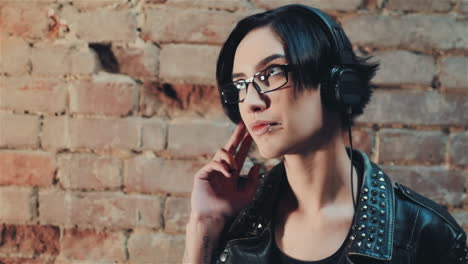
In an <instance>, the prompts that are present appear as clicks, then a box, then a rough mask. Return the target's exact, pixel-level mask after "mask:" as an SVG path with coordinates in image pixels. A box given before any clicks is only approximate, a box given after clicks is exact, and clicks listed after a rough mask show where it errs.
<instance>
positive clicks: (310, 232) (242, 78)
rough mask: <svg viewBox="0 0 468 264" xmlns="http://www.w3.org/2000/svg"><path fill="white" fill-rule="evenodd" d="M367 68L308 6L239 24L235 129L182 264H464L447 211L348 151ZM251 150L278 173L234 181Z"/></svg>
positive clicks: (226, 93)
mask: <svg viewBox="0 0 468 264" xmlns="http://www.w3.org/2000/svg"><path fill="white" fill-rule="evenodd" d="M366 61H367V60H366V59H363V58H359V57H357V56H356V55H355V54H354V53H353V51H352V49H351V44H350V43H349V40H348V39H347V37H346V36H345V34H344V33H343V32H342V31H341V29H340V28H339V26H338V25H337V24H336V23H335V22H334V21H333V20H332V19H331V18H330V17H328V16H326V14H324V13H322V12H320V11H319V10H317V9H312V8H310V7H307V6H302V5H288V6H284V7H280V8H277V9H275V10H271V11H267V12H264V13H260V14H256V15H253V16H250V17H247V18H245V19H243V20H242V21H240V22H239V23H238V24H237V26H236V27H235V28H234V30H233V32H232V33H231V34H230V36H229V38H228V40H227V41H226V43H225V44H224V46H223V48H222V50H221V53H220V56H219V59H218V65H217V80H218V86H219V89H220V93H221V99H222V103H223V107H224V110H225V112H226V114H227V115H228V116H229V118H230V119H231V120H232V121H233V122H235V123H237V124H238V125H237V128H236V130H235V131H234V134H233V135H232V137H231V138H230V140H229V141H228V142H227V143H226V145H225V146H224V148H222V149H220V150H219V151H218V152H217V153H216V154H215V155H214V157H213V160H212V161H211V162H210V163H208V164H206V165H205V166H204V167H203V168H201V169H200V170H199V171H198V172H197V173H196V175H195V180H194V186H193V191H192V197H191V216H190V220H189V222H188V224H187V235H186V248H185V255H184V263H315V264H318V263H320V264H322V263H323V264H324V263H425V264H427V263H440V264H442V263H444V264H449V263H460V264H461V263H464V264H466V234H465V232H464V231H463V229H462V228H461V227H460V226H459V225H458V224H457V223H456V222H455V220H454V219H453V218H452V217H451V216H450V214H449V213H448V212H447V211H446V210H444V209H443V208H442V207H440V206H439V205H437V204H436V203H434V202H433V201H431V200H429V199H428V198H426V197H424V196H421V195H420V194H418V193H416V192H414V191H412V190H410V189H409V188H407V187H405V186H403V185H401V184H399V183H395V186H392V183H391V181H390V179H389V177H388V176H387V175H386V174H385V173H384V172H383V171H382V170H381V169H380V168H379V167H378V166H377V165H376V164H374V163H373V162H372V161H370V159H369V157H368V156H367V155H366V154H365V153H364V152H361V151H359V150H353V149H352V148H346V147H345V144H344V142H343V138H342V134H343V131H344V130H345V129H346V128H347V129H348V130H349V133H350V127H351V126H352V125H353V120H354V119H355V117H356V116H358V115H359V114H361V113H362V112H363V109H364V107H365V105H366V104H367V103H368V101H369V99H370V96H371V92H372V90H371V86H370V85H369V81H370V79H371V78H372V77H373V76H374V74H375V71H376V70H377V65H376V64H369V63H367V62H366ZM350 137H351V135H350ZM252 141H255V143H256V145H257V147H258V150H259V152H260V154H261V155H262V156H263V157H264V158H266V159H270V158H276V157H281V158H282V162H280V163H279V164H278V165H276V166H275V167H274V168H273V169H271V170H270V171H269V172H268V173H266V174H260V173H259V167H258V166H254V167H252V169H251V170H250V172H249V173H248V176H247V177H239V171H240V169H241V168H242V164H243V162H244V160H245V158H246V155H247V152H248V149H249V147H250V145H251V143H252ZM351 146H352V145H351ZM238 148H239V150H237V149H238ZM351 161H352V162H351ZM350 168H351V169H350ZM350 175H351V176H350ZM356 183H357V184H356Z"/></svg>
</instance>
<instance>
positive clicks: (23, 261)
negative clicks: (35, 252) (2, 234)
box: [0, 257, 55, 264]
mask: <svg viewBox="0 0 468 264" xmlns="http://www.w3.org/2000/svg"><path fill="white" fill-rule="evenodd" d="M0 263H5V264H46V263H47V264H49V263H52V261H51V260H46V259H39V258H14V257H0ZM54 263H55V262H54Z"/></svg>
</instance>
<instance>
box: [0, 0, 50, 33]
mask: <svg viewBox="0 0 468 264" xmlns="http://www.w3.org/2000/svg"><path fill="white" fill-rule="evenodd" d="M0 17H1V19H0V28H1V29H2V31H4V32H6V33H10V34H13V35H15V36H20V37H23V38H34V39H38V38H45V37H46V35H47V32H48V27H49V17H48V6H47V5H43V4H38V3H31V2H18V1H11V2H7V3H3V4H2V5H1V6H0Z"/></svg>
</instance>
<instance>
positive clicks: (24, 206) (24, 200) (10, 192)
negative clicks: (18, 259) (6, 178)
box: [0, 169, 33, 252]
mask: <svg viewBox="0 0 468 264" xmlns="http://www.w3.org/2000/svg"><path fill="white" fill-rule="evenodd" d="M0 171H1V169H0ZM32 206H33V199H32V189H30V188H24V187H19V188H18V187H13V186H7V187H3V186H0V208H2V210H0V222H1V223H25V222H27V221H29V220H31V218H32V217H33V216H32V212H33V209H32ZM0 229H1V227H0ZM0 233H1V232H0ZM1 245H2V243H1V237H0V252H1Z"/></svg>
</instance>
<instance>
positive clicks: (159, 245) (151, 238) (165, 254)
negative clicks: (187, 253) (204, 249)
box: [128, 230, 185, 263]
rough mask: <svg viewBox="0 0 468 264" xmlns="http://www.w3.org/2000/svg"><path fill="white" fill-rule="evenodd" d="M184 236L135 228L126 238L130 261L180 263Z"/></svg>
mask: <svg viewBox="0 0 468 264" xmlns="http://www.w3.org/2000/svg"><path fill="white" fill-rule="evenodd" d="M184 241H185V239H184V236H183V235H168V234H165V233H155V232H148V231H146V230H136V231H135V232H133V233H132V234H131V236H130V238H129V240H128V253H129V261H130V262H131V263H180V260H181V259H182V258H183V254H184V247H185V246H184Z"/></svg>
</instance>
